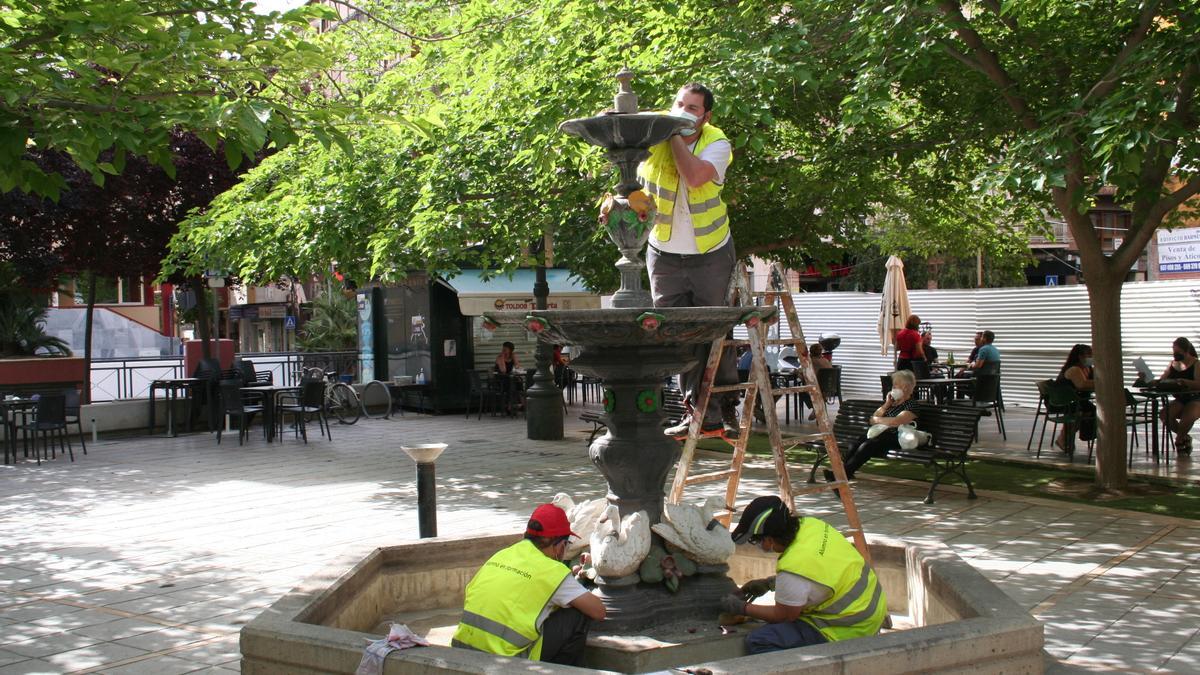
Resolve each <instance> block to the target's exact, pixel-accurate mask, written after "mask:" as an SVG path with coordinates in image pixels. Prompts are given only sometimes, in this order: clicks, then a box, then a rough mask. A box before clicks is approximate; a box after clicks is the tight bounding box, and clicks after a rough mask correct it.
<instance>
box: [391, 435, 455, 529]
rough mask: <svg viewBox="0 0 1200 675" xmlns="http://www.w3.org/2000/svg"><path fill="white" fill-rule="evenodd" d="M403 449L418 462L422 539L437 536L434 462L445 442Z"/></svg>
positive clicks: (418, 514)
mask: <svg viewBox="0 0 1200 675" xmlns="http://www.w3.org/2000/svg"><path fill="white" fill-rule="evenodd" d="M400 449H401V450H403V451H404V452H405V454H407V455H408V456H409V457H412V459H413V461H414V462H416V463H417V528H418V532H419V533H420V535H421V538H422V539H428V538H429V537H436V536H437V483H436V481H435V476H436V471H435V470H434V462H435V461H437V458H438V456H439V455H441V454H442V451H443V450H445V449H446V444H445V443H426V444H423V445H410V446H401V447H400Z"/></svg>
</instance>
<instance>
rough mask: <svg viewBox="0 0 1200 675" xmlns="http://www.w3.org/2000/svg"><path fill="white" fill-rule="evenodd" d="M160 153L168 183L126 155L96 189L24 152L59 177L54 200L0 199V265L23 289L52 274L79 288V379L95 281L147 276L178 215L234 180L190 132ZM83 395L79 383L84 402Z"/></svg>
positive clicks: (58, 163) (14, 195)
mask: <svg viewBox="0 0 1200 675" xmlns="http://www.w3.org/2000/svg"><path fill="white" fill-rule="evenodd" d="M167 151H168V152H169V153H170V154H171V156H172V157H174V160H173V162H174V167H175V175H174V177H172V176H171V175H168V173H167V172H166V171H165V170H163V169H162V168H160V167H159V166H157V165H154V164H151V163H150V162H148V161H146V160H144V159H141V158H139V157H133V158H131V159H130V160H129V161H128V163H127V165H126V166H125V167H124V169H125V170H124V171H123V172H122V173H121V174H119V175H116V176H112V177H110V178H109V180H107V181H106V182H105V185H104V186H103V187H101V186H100V185H97V184H96V183H95V182H94V181H93V180H92V179H91V177H90V176H89V174H88V173H87V172H85V171H84V170H83V169H81V168H80V167H78V166H76V165H75V163H74V162H73V161H72V160H71V159H70V158H69V157H67V156H66V155H64V154H62V153H57V152H37V153H31V155H30V157H31V161H33V162H34V163H35V164H36V165H37V166H38V167H39V170H41V171H43V172H44V173H46V174H52V173H53V174H57V175H59V176H62V177H63V181H64V185H65V187H64V190H63V192H62V194H61V196H60V198H59V199H58V200H57V201H53V200H51V199H49V198H46V197H42V196H39V195H32V194H24V193H22V192H20V191H12V192H9V193H6V194H0V241H6V242H8V245H7V246H6V247H5V249H4V250H3V251H0V260H7V261H9V262H11V263H13V264H14V265H15V266H17V267H18V269H20V270H21V271H22V272H23V275H24V278H25V280H26V281H27V282H29V283H31V285H35V286H40V285H45V284H46V283H47V281H48V280H49V279H52V278H55V277H58V276H73V277H75V278H76V279H77V280H78V281H79V282H80V283H81V286H82V288H81V290H83V291H84V293H85V297H86V298H87V309H86V319H85V327H84V360H85V363H86V364H87V366H85V368H84V373H85V377H86V375H87V374H88V373H90V364H91V357H92V349H91V345H92V316H93V313H94V308H95V304H96V286H97V283H96V280H97V277H100V278H104V277H109V278H112V277H129V276H133V277H138V276H142V275H146V276H153V275H154V274H155V273H156V272H157V270H158V268H159V265H160V264H161V261H162V259H163V257H164V256H165V255H166V248H167V242H168V241H169V240H170V238H171V236H172V235H173V234H174V233H175V232H176V230H177V227H178V223H179V221H180V220H182V219H183V216H184V214H186V213H187V212H188V211H189V210H190V209H193V208H203V207H204V206H206V205H207V204H208V203H209V202H210V201H211V200H212V199H213V197H214V196H215V195H217V194H219V193H220V192H222V191H223V190H226V189H228V188H229V187H230V186H231V185H233V184H234V182H235V181H236V180H237V173H235V172H234V171H231V170H230V169H229V167H228V165H227V164H226V162H225V160H224V158H223V157H222V155H221V153H219V152H213V151H212V150H210V149H209V148H208V147H207V146H206V145H205V144H204V143H203V142H202V141H201V140H200V139H199V138H197V137H196V136H195V135H193V134H184V133H179V132H176V133H174V134H172V135H171V143H170V145H169V146H168V150H167ZM28 261H38V266H37V267H33V268H30V267H28V266H26V263H27V262H28ZM38 275H41V278H40V279H39V278H38ZM172 281H174V282H176V283H180V282H184V283H189V284H190V285H191V286H192V287H193V288H194V289H197V295H199V296H200V297H203V293H204V292H206V290H207V288H206V286H205V284H204V283H203V282H201V281H199V280H197V279H184V278H175V279H172ZM206 324H207V322H203V324H202V327H201V335H202V336H203V335H205V333H206V332H207V331H206V328H207V326H206ZM90 390H91V389H90V385H89V382H87V381H86V380H85V382H84V388H83V391H84V395H85V397H86V396H87V394H88V393H89V392H90Z"/></svg>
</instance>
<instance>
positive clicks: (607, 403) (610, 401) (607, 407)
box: [600, 389, 617, 413]
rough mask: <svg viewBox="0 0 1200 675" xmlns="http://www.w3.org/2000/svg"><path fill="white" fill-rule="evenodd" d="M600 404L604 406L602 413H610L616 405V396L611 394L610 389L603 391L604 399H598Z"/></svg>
mask: <svg viewBox="0 0 1200 675" xmlns="http://www.w3.org/2000/svg"><path fill="white" fill-rule="evenodd" d="M600 404H601V405H603V406H604V412H606V413H610V412H612V411H613V408H614V407H615V406H616V405H617V395H616V394H615V393H613V390H612V389H605V390H604V398H602V399H600Z"/></svg>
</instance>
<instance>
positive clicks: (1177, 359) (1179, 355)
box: [1172, 352, 1184, 361]
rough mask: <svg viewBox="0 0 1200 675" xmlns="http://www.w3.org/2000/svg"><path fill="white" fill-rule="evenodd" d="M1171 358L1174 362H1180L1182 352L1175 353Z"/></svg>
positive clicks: (1182, 355)
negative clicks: (1173, 358)
mask: <svg viewBox="0 0 1200 675" xmlns="http://www.w3.org/2000/svg"><path fill="white" fill-rule="evenodd" d="M1172 356H1174V357H1175V360H1176V361H1182V360H1183V357H1184V354H1183V352H1175V353H1174V354H1173V355H1172Z"/></svg>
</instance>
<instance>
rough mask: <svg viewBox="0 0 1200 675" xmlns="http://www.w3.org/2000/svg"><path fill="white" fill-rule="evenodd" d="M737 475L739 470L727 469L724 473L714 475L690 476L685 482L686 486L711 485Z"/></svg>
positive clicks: (715, 472) (718, 472)
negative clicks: (713, 482)
mask: <svg viewBox="0 0 1200 675" xmlns="http://www.w3.org/2000/svg"><path fill="white" fill-rule="evenodd" d="M735 474H737V469H725V470H724V471H714V472H712V473H699V474H696V475H695V476H688V477H687V479H686V480H684V481H683V484H684V485H695V484H696V483H711V482H712V481H715V480H722V479H725V478H729V477H730V476H733V475H735Z"/></svg>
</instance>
